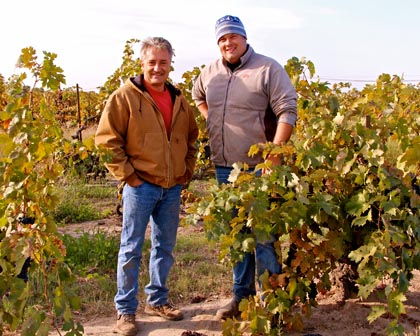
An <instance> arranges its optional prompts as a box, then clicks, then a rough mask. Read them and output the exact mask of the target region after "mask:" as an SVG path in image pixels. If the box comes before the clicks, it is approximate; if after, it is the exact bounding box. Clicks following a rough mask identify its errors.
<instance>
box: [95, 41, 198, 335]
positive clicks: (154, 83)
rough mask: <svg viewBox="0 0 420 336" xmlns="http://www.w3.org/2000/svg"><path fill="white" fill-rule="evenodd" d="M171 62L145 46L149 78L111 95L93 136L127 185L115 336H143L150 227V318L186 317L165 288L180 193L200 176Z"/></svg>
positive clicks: (192, 125)
mask: <svg viewBox="0 0 420 336" xmlns="http://www.w3.org/2000/svg"><path fill="white" fill-rule="evenodd" d="M173 55H174V52H173V49H172V46H171V44H170V43H169V42H168V41H167V40H165V39H163V38H160V37H154V38H148V39H145V40H144V41H142V46H141V65H142V70H143V74H141V75H138V76H137V77H134V78H130V79H129V80H127V82H126V83H125V84H124V85H123V86H122V87H121V88H119V89H118V90H116V91H115V92H114V93H113V94H111V96H110V97H109V99H108V101H107V104H106V106H105V109H104V111H103V113H102V116H101V120H100V122H99V126H98V129H97V132H96V137H95V142H96V144H97V145H98V146H104V147H105V148H108V149H110V150H111V151H112V153H113V159H112V162H110V163H108V164H107V168H108V169H109V171H110V172H111V173H112V174H113V175H114V177H115V178H117V179H118V180H120V181H123V182H125V186H124V189H123V196H122V204H123V227H122V231H121V244H120V250H119V254H118V265H117V293H116V295H115V305H116V310H117V313H118V319H117V325H116V331H118V332H119V333H121V334H122V335H135V334H136V333H137V332H138V328H137V325H136V322H135V313H136V310H137V307H138V300H137V293H138V276H139V267H140V261H141V256H142V254H141V253H142V246H143V242H144V239H145V232H146V227H147V225H148V223H149V220H150V224H151V242H152V247H151V253H150V267H149V275H150V282H149V284H148V285H147V286H146V287H145V293H146V295H147V304H146V308H145V312H146V313H147V314H149V315H157V316H161V317H163V318H166V319H169V320H180V319H182V318H183V314H182V312H181V311H180V310H179V309H177V308H176V307H174V306H173V305H172V304H170V303H169V301H168V288H167V286H166V281H167V278H168V275H169V272H170V270H171V267H172V265H173V262H174V258H173V255H172V251H173V248H174V246H175V243H176V234H177V229H178V224H179V210H180V195H181V189H182V186H183V185H184V184H185V183H187V182H189V181H190V180H191V178H192V175H193V172H194V166H195V159H196V156H195V155H196V147H195V141H196V139H197V136H198V128H197V124H196V122H195V117H194V113H193V111H192V109H191V108H190V106H189V104H188V102H187V101H186V99H185V97H183V96H182V94H181V92H180V91H179V90H178V89H177V88H175V87H174V86H173V85H171V84H170V83H169V82H167V79H168V76H169V72H170V68H171V62H172V57H173Z"/></svg>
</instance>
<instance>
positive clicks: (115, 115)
mask: <svg viewBox="0 0 420 336" xmlns="http://www.w3.org/2000/svg"><path fill="white" fill-rule="evenodd" d="M140 78H141V77H139V76H138V77H136V78H131V79H129V80H127V81H126V82H125V83H124V85H123V86H122V87H120V88H119V89H117V90H116V91H115V92H114V93H112V94H111V95H110V97H109V99H108V101H107V104H106V106H105V108H104V111H103V112H102V116H101V119H100V122H99V125H98V128H97V131H96V135H95V144H96V145H97V146H104V147H105V148H108V149H110V150H112V153H113V158H112V162H110V163H107V164H106V166H107V168H108V170H109V171H110V172H111V173H112V174H113V176H114V177H115V178H116V179H118V180H120V181H125V180H127V179H128V177H129V176H130V175H132V174H133V173H136V174H137V175H138V176H139V178H140V179H142V180H144V181H148V182H150V183H153V184H157V185H160V186H162V187H164V188H170V187H172V186H174V185H175V184H184V183H187V182H189V181H190V180H191V178H192V176H193V172H194V167H195V160H196V151H197V150H196V147H195V141H196V139H197V136H198V127H197V124H196V121H195V117H194V113H193V111H192V109H191V107H190V106H189V104H188V102H187V101H186V99H185V98H184V97H183V96H182V94H181V92H180V91H179V90H178V89H177V88H175V87H174V86H173V85H171V84H169V83H167V84H166V88H167V89H168V90H170V92H171V96H172V97H173V102H174V104H173V106H174V107H173V116H172V125H171V136H170V139H168V137H167V133H166V129H165V124H164V121H163V117H162V115H161V112H160V111H159V110H158V107H157V106H156V104H155V103H154V102H153V100H152V97H151V96H150V94H149V93H148V92H147V91H146V89H145V88H144V87H143V86H142V85H141V84H140V85H139V84H137V85H136V84H135V83H136V82H137V83H141V80H140Z"/></svg>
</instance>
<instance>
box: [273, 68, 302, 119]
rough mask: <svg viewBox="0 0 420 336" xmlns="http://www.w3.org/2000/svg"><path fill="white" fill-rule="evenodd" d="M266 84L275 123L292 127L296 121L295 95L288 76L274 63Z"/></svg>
mask: <svg viewBox="0 0 420 336" xmlns="http://www.w3.org/2000/svg"><path fill="white" fill-rule="evenodd" d="M268 82H269V83H270V84H269V96H270V106H271V108H272V110H273V112H274V113H275V115H276V116H277V121H278V122H284V123H287V124H290V125H292V126H294V125H295V123H296V120H297V103H296V100H297V95H296V90H295V88H294V87H293V85H292V83H291V81H290V78H289V75H288V74H287V72H286V70H284V68H283V67H282V66H281V65H280V64H278V63H276V64H275V65H273V69H272V71H270V75H269V81H268Z"/></svg>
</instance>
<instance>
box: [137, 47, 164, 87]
mask: <svg viewBox="0 0 420 336" xmlns="http://www.w3.org/2000/svg"><path fill="white" fill-rule="evenodd" d="M171 61H172V59H171V55H170V54H169V51H168V50H166V49H158V48H150V49H148V50H147V51H146V53H145V55H144V56H143V59H142V60H141V66H142V69H143V73H144V80H145V81H146V82H147V83H148V84H149V85H150V86H152V87H153V88H154V89H155V90H156V91H162V90H163V88H164V84H165V81H166V80H167V79H168V77H169V72H170V70H171Z"/></svg>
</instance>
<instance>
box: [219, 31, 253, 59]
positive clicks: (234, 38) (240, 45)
mask: <svg viewBox="0 0 420 336" xmlns="http://www.w3.org/2000/svg"><path fill="white" fill-rule="evenodd" d="M217 45H218V46H219V49H220V52H221V53H222V56H223V58H224V59H225V60H226V61H228V62H229V63H231V64H235V63H237V62H239V59H240V58H241V56H242V55H243V54H245V51H246V45H247V43H246V38H245V37H243V36H242V35H239V34H226V35H223V36H222V37H221V38H220V40H219V41H218V42H217Z"/></svg>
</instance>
